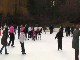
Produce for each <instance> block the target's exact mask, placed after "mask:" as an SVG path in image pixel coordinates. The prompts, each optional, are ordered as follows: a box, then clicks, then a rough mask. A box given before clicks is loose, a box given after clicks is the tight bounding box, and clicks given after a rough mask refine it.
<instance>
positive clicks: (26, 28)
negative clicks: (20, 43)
mask: <svg viewBox="0 0 80 60" xmlns="http://www.w3.org/2000/svg"><path fill="white" fill-rule="evenodd" d="M24 33H25V37H26V39H27V38H28V37H27V35H28V25H27V24H26V25H25V30H24Z"/></svg>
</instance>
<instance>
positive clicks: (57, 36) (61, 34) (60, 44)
mask: <svg viewBox="0 0 80 60" xmlns="http://www.w3.org/2000/svg"><path fill="white" fill-rule="evenodd" d="M62 37H63V33H62V31H61V29H59V32H58V33H57V34H56V37H55V39H56V38H57V39H58V50H59V49H61V50H62Z"/></svg>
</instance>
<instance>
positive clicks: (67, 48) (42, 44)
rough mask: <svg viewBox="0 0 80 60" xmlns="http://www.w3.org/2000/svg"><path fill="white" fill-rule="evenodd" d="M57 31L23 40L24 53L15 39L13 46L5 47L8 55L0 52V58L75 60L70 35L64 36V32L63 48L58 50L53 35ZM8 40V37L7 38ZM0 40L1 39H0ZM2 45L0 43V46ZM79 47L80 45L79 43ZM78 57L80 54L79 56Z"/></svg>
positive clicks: (6, 59) (12, 59) (2, 59)
mask: <svg viewBox="0 0 80 60" xmlns="http://www.w3.org/2000/svg"><path fill="white" fill-rule="evenodd" d="M56 33H57V32H54V33H53V34H49V32H47V34H45V33H43V34H42V39H41V40H36V41H33V40H32V39H29V40H26V41H25V50H26V55H22V54H21V47H20V42H19V40H18V39H17V34H16V36H15V37H16V39H15V47H14V48H12V47H11V46H9V47H7V50H8V53H9V55H5V54H4V50H3V52H2V53H3V54H0V59H1V60H75V57H74V53H75V51H74V49H72V37H66V36H65V33H64V37H63V40H62V47H63V50H62V51H61V50H60V51H58V49H57V48H58V46H57V39H55V38H54V37H55V35H56ZM0 39H1V37H0ZM8 40H9V39H8ZM0 42H1V41H0ZM1 47H2V45H1V44H0V48H1ZM79 47H80V45H79ZM79 57H80V56H79Z"/></svg>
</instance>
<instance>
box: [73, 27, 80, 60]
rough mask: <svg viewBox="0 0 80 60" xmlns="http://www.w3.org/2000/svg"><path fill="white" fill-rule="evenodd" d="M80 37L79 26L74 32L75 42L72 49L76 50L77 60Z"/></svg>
mask: <svg viewBox="0 0 80 60" xmlns="http://www.w3.org/2000/svg"><path fill="white" fill-rule="evenodd" d="M79 36H80V30H79V28H78V25H77V26H76V30H74V32H73V41H72V48H73V49H75V60H79Z"/></svg>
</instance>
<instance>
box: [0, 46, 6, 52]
mask: <svg viewBox="0 0 80 60" xmlns="http://www.w3.org/2000/svg"><path fill="white" fill-rule="evenodd" d="M4 47H5V53H7V48H6V46H4V45H3V46H2V48H1V50H0V53H1V52H2V50H3V48H4Z"/></svg>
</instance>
